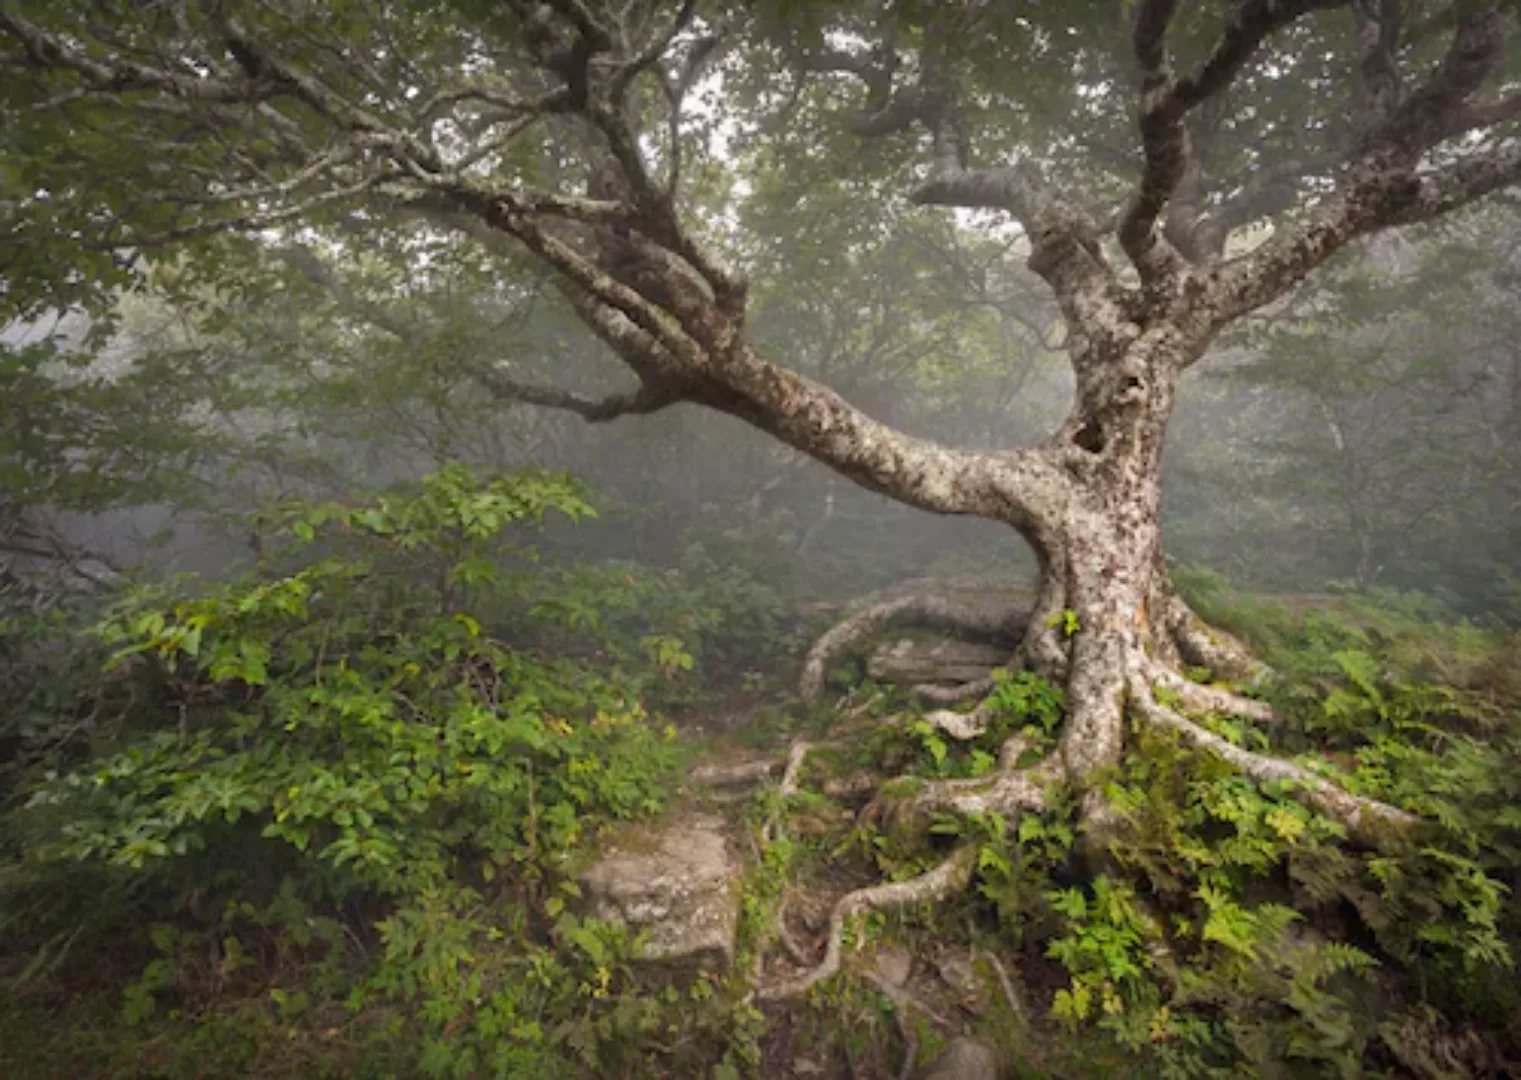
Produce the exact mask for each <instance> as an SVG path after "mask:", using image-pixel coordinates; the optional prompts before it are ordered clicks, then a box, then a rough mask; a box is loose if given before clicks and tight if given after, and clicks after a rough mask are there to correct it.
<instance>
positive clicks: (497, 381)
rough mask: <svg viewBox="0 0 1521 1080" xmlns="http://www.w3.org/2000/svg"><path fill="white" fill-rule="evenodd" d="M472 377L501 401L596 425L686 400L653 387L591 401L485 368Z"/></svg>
mask: <svg viewBox="0 0 1521 1080" xmlns="http://www.w3.org/2000/svg"><path fill="white" fill-rule="evenodd" d="M470 374H471V376H472V377H474V378H475V380H476V381H477V382H479V383H480V384H481V385H482V386H484V387H485V388H486V389H487V390H488V391H490V392H491V395H492V396H493V397H495V398H496V399H497V400H498V401H512V402H521V403H523V404H525V405H541V406H543V407H545V408H549V409H562V410H565V411H567V412H573V413H576V414H578V415H579V416H581V417H583V418H584V419H586V420H588V421H591V422H592V423H603V422H606V421H608V420H614V419H617V418H618V417H620V416H643V415H647V414H649V413H653V412H658V411H659V410H661V409H664V408H666V407H667V406H669V405H674V404H676V403H677V402H678V401H680V400H682V399H681V396H680V395H679V394H676V393H673V392H670V391H667V390H664V389H660V388H657V387H652V386H642V387H640V388H639V389H638V390H635V391H632V392H631V393H626V394H613V395H611V396H610V397H605V398H591V397H586V396H585V395H582V394H577V393H573V392H571V391H568V390H558V389H555V388H553V387H546V386H535V385H532V384H529V383H523V382H519V381H517V380H516V379H511V378H508V377H507V376H506V375H503V374H502V373H501V372H500V371H498V370H497V369H496V368H493V367H490V366H488V365H484V364H481V365H476V366H473V367H472V368H471V369H470Z"/></svg>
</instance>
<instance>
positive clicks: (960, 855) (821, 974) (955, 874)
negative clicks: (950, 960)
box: [755, 846, 976, 1001]
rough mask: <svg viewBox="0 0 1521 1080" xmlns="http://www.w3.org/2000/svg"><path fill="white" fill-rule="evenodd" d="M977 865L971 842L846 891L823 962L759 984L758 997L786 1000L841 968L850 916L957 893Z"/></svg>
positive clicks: (831, 926) (837, 906) (834, 916)
mask: <svg viewBox="0 0 1521 1080" xmlns="http://www.w3.org/2000/svg"><path fill="white" fill-rule="evenodd" d="M975 865H976V850H975V849H974V848H972V847H971V846H967V847H962V848H958V849H957V850H956V852H955V853H954V854H952V855H951V857H950V858H948V859H946V860H945V861H944V862H942V863H941V864H940V865H939V866H937V867H935V868H934V869H933V870H929V871H926V872H925V873H923V874H920V875H919V876H918V877H914V878H909V879H908V880H907V881H895V882H891V883H889V884H885V885H872V886H870V887H868V888H864V889H856V890H855V891H854V892H849V893H846V894H845V895H844V896H842V897H841V898H840V899H839V901H838V902H836V903H835V905H834V910H833V911H832V912H831V913H830V916H829V931H828V933H829V936H828V938H827V939H826V943H825V946H824V959H823V960H822V961H821V962H820V963H819V965H818V966H817V967H815V968H814V969H812V970H811V971H807V972H804V973H803V974H801V975H798V976H795V977H793V978H790V979H782V980H779V981H778V982H774V983H771V984H770V985H768V986H762V987H760V988H758V989H757V990H756V992H755V996H756V998H757V999H758V1000H760V1001H782V1000H785V999H787V998H793V997H798V996H799V995H801V994H806V993H807V992H808V991H809V990H810V989H812V988H813V987H814V986H815V985H817V984H818V983H820V982H822V981H823V980H825V979H827V978H829V977H831V976H832V975H835V974H836V973H838V972H839V970H840V963H841V961H842V960H843V953H844V936H845V920H846V919H848V918H850V917H851V916H852V915H856V914H859V913H860V912H862V911H889V910H892V909H895V908H901V907H909V906H911V905H913V904H920V903H925V902H927V901H931V900H944V899H946V898H947V897H950V896H954V895H955V894H956V893H959V892H961V891H962V890H963V889H965V888H966V887H967V886H968V885H969V884H970V883H971V880H972V870H973V867H974V866H975Z"/></svg>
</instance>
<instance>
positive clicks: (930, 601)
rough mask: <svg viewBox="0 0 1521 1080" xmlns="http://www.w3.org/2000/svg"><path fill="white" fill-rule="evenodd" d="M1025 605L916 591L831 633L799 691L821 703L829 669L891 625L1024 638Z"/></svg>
mask: <svg viewBox="0 0 1521 1080" xmlns="http://www.w3.org/2000/svg"><path fill="white" fill-rule="evenodd" d="M1028 614H1029V613H1028V610H1027V608H1026V607H1025V606H1023V605H1011V606H1001V605H989V604H975V603H970V602H966V601H959V600H956V599H954V598H953V597H950V596H947V595H943V594H941V593H930V592H914V593H910V594H908V595H905V596H896V597H893V598H891V599H887V600H883V601H880V602H878V603H875V604H871V605H869V606H868V607H866V608H864V609H863V610H861V611H859V612H857V613H856V614H854V615H852V616H851V617H850V618H848V619H845V620H844V621H842V622H839V623H837V624H835V625H834V626H833V627H832V628H830V629H829V630H828V631H826V632H825V633H824V634H823V635H822V636H821V637H820V638H819V639H818V641H816V642H814V644H813V648H811V649H809V650H808V656H807V658H806V659H805V660H804V661H803V674H802V676H801V677H800V678H799V680H798V693H799V694H800V695H801V696H802V698H803V700H804V701H817V700H818V699H819V697H820V696H821V695H822V694H823V692H824V682H825V680H826V678H827V677H828V672H829V665H830V664H832V663H833V662H834V660H835V659H836V658H837V657H839V656H840V655H841V654H842V653H845V652H847V651H848V650H850V649H852V648H854V647H855V646H857V645H859V644H860V643H861V642H863V641H865V640H867V639H868V638H871V637H874V636H876V635H877V634H880V633H881V632H882V631H883V630H886V629H887V628H888V627H891V626H902V625H904V624H913V625H915V626H933V627H938V628H940V629H944V630H950V631H954V632H959V633H965V634H971V635H975V636H982V637H1000V636H1007V637H1010V638H1013V637H1015V636H1017V635H1018V634H1019V631H1020V627H1022V626H1023V625H1024V623H1025V621H1026V619H1027V618H1028Z"/></svg>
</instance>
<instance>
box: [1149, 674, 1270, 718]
mask: <svg viewBox="0 0 1521 1080" xmlns="http://www.w3.org/2000/svg"><path fill="white" fill-rule="evenodd" d="M1146 674H1147V678H1149V679H1150V680H1151V683H1152V685H1153V686H1154V687H1160V688H1162V689H1164V690H1166V691H1167V692H1168V693H1170V694H1174V695H1176V696H1177V698H1178V700H1179V701H1181V702H1182V703H1183V707H1184V708H1185V709H1187V710H1188V711H1189V712H1194V713H1216V714H1218V715H1220V716H1241V717H1245V718H1246V719H1248V720H1257V721H1259V722H1261V723H1264V724H1276V723H1278V722H1279V721H1280V720H1281V719H1282V717H1280V716H1279V715H1278V712H1277V710H1275V709H1274V708H1273V707H1272V706H1271V705H1269V704H1268V703H1267V702H1265V701H1256V700H1254V699H1252V698H1248V697H1242V696H1241V695H1240V694H1236V693H1232V692H1231V691H1229V690H1226V689H1223V688H1221V687H1218V686H1203V685H1201V684H1199V683H1196V682H1191V681H1189V680H1188V679H1185V678H1184V677H1183V676H1181V675H1179V674H1178V673H1177V672H1176V671H1170V670H1168V669H1167V668H1166V667H1163V666H1162V665H1161V664H1156V663H1153V664H1150V665H1148V666H1147V669H1146Z"/></svg>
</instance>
